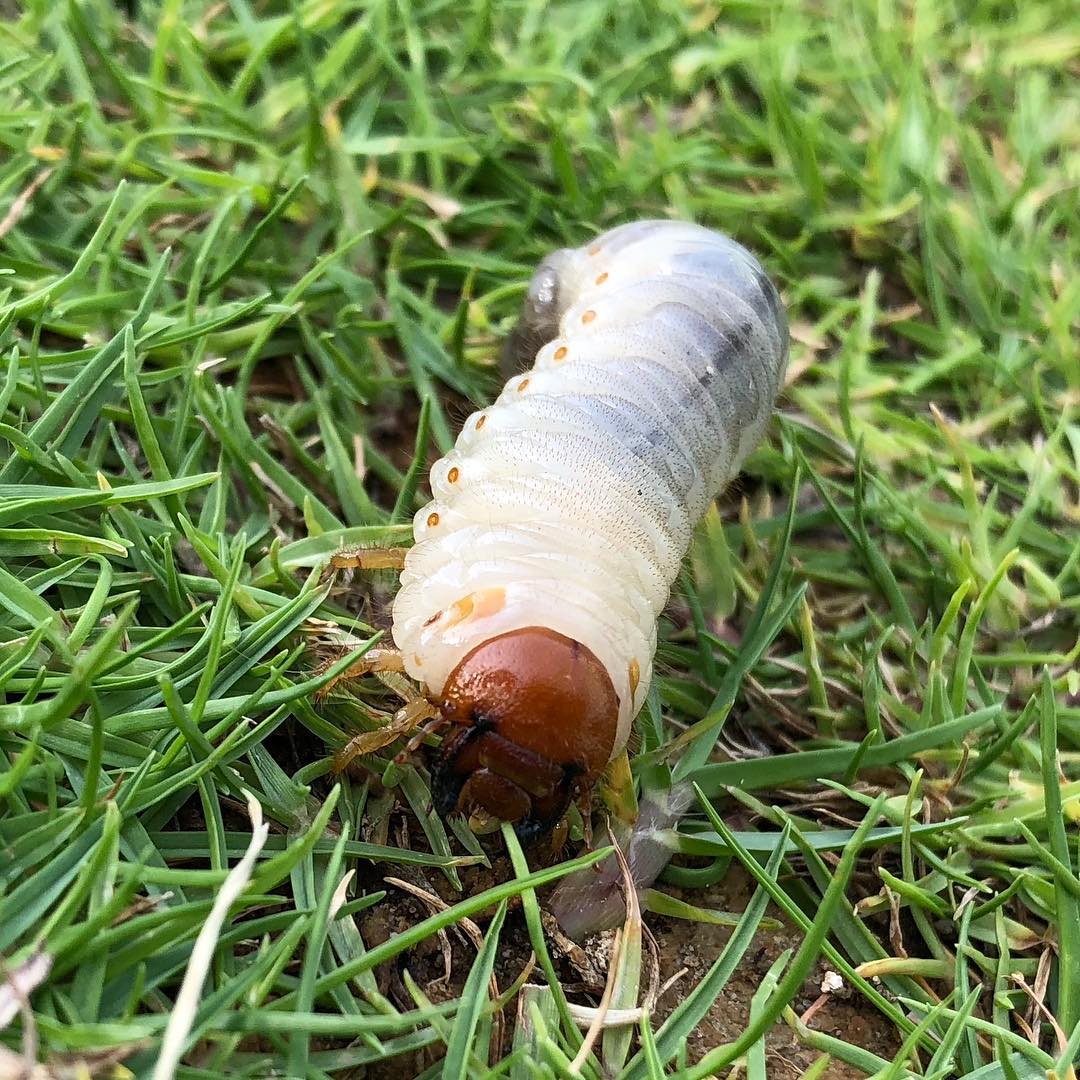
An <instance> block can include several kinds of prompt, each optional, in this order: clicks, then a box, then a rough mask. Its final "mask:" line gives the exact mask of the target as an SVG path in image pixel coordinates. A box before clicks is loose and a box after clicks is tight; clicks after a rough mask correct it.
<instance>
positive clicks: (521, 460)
mask: <svg viewBox="0 0 1080 1080" xmlns="http://www.w3.org/2000/svg"><path fill="white" fill-rule="evenodd" d="M556 279H557V282H556ZM556 283H557V289H556V294H557V295H555V294H553V295H552V296H542V295H540V294H542V293H544V292H545V291H546V292H548V293H551V292H552V288H553V286H554V285H555V284H556ZM538 295H540V302H541V303H543V302H545V301H546V302H549V303H551V304H554V305H555V308H556V310H555V311H554V312H553V313H552V314H553V316H554V317H557V320H558V321H557V326H558V331H557V336H555V337H554V338H553V340H550V341H549V342H548V343H547V344H545V345H544V346H543V347H542V348H541V349H540V351H539V353H538V354H537V356H536V360H535V363H534V366H533V368H532V369H531V370H530V371H528V372H525V373H524V374H522V375H518V376H515V377H514V378H512V379H510V381H509V382H508V383H507V384H506V386H505V387H504V388H503V391H502V393H501V394H500V395H499V398H498V400H497V401H496V402H495V403H494V404H493V405H492V406H491V407H490V408H487V409H484V410H482V411H480V412H476V413H474V414H473V415H472V416H470V417H469V419H468V420H467V421H466V422H465V425H464V427H463V428H462V431H461V435H460V436H459V438H458V441H457V444H456V446H455V447H454V449H453V450H452V451H451V452H450V453H449V454H447V455H446V456H445V457H444V458H442V459H441V460H440V461H438V462H437V463H436V465H435V466H434V467H433V469H432V472H431V488H432V493H433V495H434V498H433V500H432V502H431V503H429V504H428V505H427V506H426V507H424V509H423V510H421V511H420V512H419V513H418V514H417V515H416V517H415V519H414V526H413V527H414V533H415V537H416V545H415V547H413V548H412V550H411V551H410V552H409V554H408V556H407V558H406V560H405V568H404V570H403V571H402V574H401V589H400V591H399V592H398V595H397V598H396V600H395V603H394V627H393V634H394V640H395V642H396V643H397V645H398V647H399V648H400V649H401V650H402V652H403V654H404V659H405V668H406V670H407V671H408V673H409V674H410V675H412V676H413V677H414V678H416V679H417V680H419V681H421V682H423V683H425V684H426V686H427V688H428V692H429V693H430V694H432V695H433V696H434V697H436V698H437V697H438V696H439V694H440V693H441V691H442V689H443V686H444V684H445V682H446V680H447V677H448V676H449V675H450V673H451V672H452V671H453V669H454V668H455V667H456V666H457V664H458V663H459V661H460V660H462V659H463V658H464V657H465V655H466V654H467V653H469V652H471V651H472V650H473V649H474V648H475V647H476V646H478V645H480V644H482V643H483V642H485V641H487V640H489V639H490V638H493V637H497V636H498V635H500V634H504V633H507V632H509V631H512V630H518V629H522V628H524V627H529V626H539V627H546V628H549V629H551V630H554V631H556V632H558V633H560V634H563V635H565V636H566V637H568V638H571V639H572V640H575V641H579V642H581V643H582V644H583V645H585V646H586V647H587V648H588V649H590V650H591V651H592V652H593V654H594V655H595V656H596V657H597V658H598V659H599V660H600V662H601V663H602V664H603V665H604V667H605V669H606V670H607V672H608V674H609V675H610V676H611V681H612V683H613V685H614V687H615V691H616V693H617V694H618V696H619V703H620V708H619V729H618V735H617V738H616V740H615V751H614V752H615V753H617V752H618V751H619V750H621V749H622V747H623V746H624V745H625V744H626V740H627V737H628V735H629V732H630V727H631V723H632V721H633V719H634V717H635V715H636V714H637V712H638V710H639V709H640V708H641V705H642V703H643V702H644V700H645V695H646V693H647V692H648V689H649V682H650V679H651V676H652V662H653V655H654V653H655V650H656V620H657V617H658V616H659V614H660V612H661V611H662V610H663V608H664V605H665V604H666V603H667V600H668V596H669V592H670V589H671V586H672V584H673V582H674V581H675V578H676V577H677V575H678V573H679V567H680V564H681V562H682V559H683V557H684V555H685V554H686V550H687V548H688V546H689V544H690V540H691V535H692V532H693V529H694V526H695V525H696V523H697V522H698V520H699V519H700V517H701V515H702V514H703V513H704V511H705V509H706V507H707V506H708V504H709V502H710V500H711V499H712V498H713V497H714V496H715V495H716V494H717V493H718V492H719V491H720V490H721V489H722V488H723V487H724V486H725V485H727V484H728V483H729V482H730V481H731V480H732V479H733V478H734V476H735V475H736V473H737V472H738V470H739V467H740V465H741V464H742V462H743V460H744V458H745V457H746V455H747V454H748V453H749V452H750V451H751V450H752V449H753V447H754V446H755V445H756V444H757V442H758V440H759V439H760V438H761V436H762V433H763V431H764V429H765V427H766V425H767V423H768V421H769V417H770V415H771V413H772V409H773V406H774V403H775V401H776V397H777V394H778V392H779V389H780V387H781V385H782V382H783V376H784V369H785V367H786V363H787V354H788V331H787V322H786V319H785V317H784V313H783V309H782V307H781V304H780V300H779V298H778V296H777V294H776V290H775V289H774V288H773V286H772V284H771V282H770V281H769V280H768V278H767V277H766V276H765V273H764V271H763V270H762V268H761V266H760V265H759V263H758V262H757V260H756V259H755V258H754V257H753V256H752V255H751V254H750V253H749V252H748V251H746V249H745V248H743V247H741V246H740V245H739V244H736V243H735V242H734V241H733V240H730V239H729V238H727V237H726V236H723V235H721V234H719V233H716V232H712V231H711V230H708V229H705V228H702V227H700V226H697V225H692V224H688V223H684V222H677V221H641V222H635V223H632V224H629V225H623V226H620V227H619V228H616V229H613V230H611V231H610V232H607V233H605V234H603V235H601V236H599V237H597V239H596V240H594V241H593V242H592V243H590V244H588V245H587V246H585V247H583V248H579V249H577V250H572V251H571V250H567V251H559V252H556V253H555V254H554V255H553V256H551V257H549V258H548V259H547V260H545V262H544V264H543V265H542V267H541V269H540V270H539V271H538V273H537V275H536V277H535V278H534V279H533V286H532V289H531V292H530V296H531V297H532V298H533V299H534V300H535V298H536V297H537V296H538ZM554 323H555V319H554V318H553V319H552V328H551V329H552V331H554V329H555V325H554Z"/></svg>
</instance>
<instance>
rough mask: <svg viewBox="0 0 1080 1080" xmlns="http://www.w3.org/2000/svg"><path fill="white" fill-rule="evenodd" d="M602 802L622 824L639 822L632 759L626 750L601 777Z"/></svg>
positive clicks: (629, 824) (627, 824)
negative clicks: (631, 766)
mask: <svg viewBox="0 0 1080 1080" xmlns="http://www.w3.org/2000/svg"><path fill="white" fill-rule="evenodd" d="M600 800H601V802H602V803H603V804H604V806H605V807H606V808H607V810H608V812H609V813H610V814H611V816H612V817H613V818H614V819H615V820H616V821H618V822H620V823H621V824H623V825H626V826H632V825H633V824H634V822H635V821H637V815H638V805H637V794H636V792H635V791H634V774H633V773H632V772H631V771H630V757H629V755H628V754H627V752H626V751H625V750H623V751H622V752H621V753H620V754H619V755H618V756H617V757H616V758H615V760H614V761H612V762H611V763H610V764H609V765H608V767H607V769H606V770H605V772H604V775H603V776H602V777H601V779H600Z"/></svg>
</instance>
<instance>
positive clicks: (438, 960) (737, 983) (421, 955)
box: [360, 860, 899, 1080]
mask: <svg viewBox="0 0 1080 1080" xmlns="http://www.w3.org/2000/svg"><path fill="white" fill-rule="evenodd" d="M502 862H503V860H500V861H499V862H497V863H496V864H495V866H494V867H493V868H492V869H491V870H486V869H482V868H477V871H478V872H477V873H476V874H475V875H470V877H469V880H468V881H467V883H466V890H467V891H468V892H476V891H480V890H482V889H484V888H487V887H489V886H491V885H493V884H495V883H496V881H501V880H505V877H506V876H508V869H509V868H508V867H506V866H503V865H501V863H502ZM401 877H402V878H406V879H408V880H410V881H411V882H412V883H413V884H415V885H417V886H419V887H420V888H423V889H425V890H426V891H428V892H430V893H435V894H442V897H443V899H444V900H445V901H447V902H449V903H453V902H454V900H455V899H459V897H458V896H456V895H455V894H454V893H453V891H452V890H450V889H449V888H448V887H447V885H446V883H445V881H444V880H442V879H441V876H437V875H431V876H430V877H428V876H423V877H420V876H416V875H415V874H409V873H405V872H403V873H402V874H401ZM371 885H372V887H377V886H376V883H375V882H372V883H371ZM384 887H385V888H386V889H387V898H386V900H384V901H383V903H381V904H379V905H378V906H377V907H375V908H372V909H371V910H369V911H367V912H365V914H364V915H363V916H362V917H361V925H360V928H361V932H362V934H363V937H364V940H365V941H366V942H367V944H368V946H369V947H371V946H374V945H377V944H379V943H380V942H382V941H386V940H387V939H388V938H390V937H391V936H393V935H394V934H397V933H400V932H401V931H403V930H405V929H407V928H408V927H410V926H413V925H415V924H416V923H417V922H419V921H420V920H422V919H424V918H426V917H427V916H428V915H430V914H431V913H432V908H431V907H430V906H429V905H428V904H427V903H425V902H424V901H422V900H420V899H418V898H415V897H413V896H411V895H409V894H408V893H406V892H404V891H403V890H402V889H400V888H396V887H395V886H393V885H390V884H387V885H385V886H384ZM666 891H668V892H671V893H672V894H673V895H677V896H679V897H680V898H681V899H685V900H686V901H688V902H690V903H694V904H698V905H700V906H703V907H707V908H711V909H714V910H725V911H734V912H737V911H741V910H742V909H743V908H744V907H745V906H746V904H747V902H748V901H749V898H750V895H751V891H752V890H751V888H750V883H749V881H748V879H747V877H746V875H745V874H744V873H743V872H742V871H741V870H738V869H736V870H732V872H731V873H730V874H729V875H728V877H727V878H726V879H725V880H724V881H722V882H720V883H718V884H716V885H714V886H711V887H710V888H708V889H706V890H700V891H694V892H689V891H681V890H678V889H670V888H669V889H667V890H666ZM541 900H543V897H541ZM768 915H769V916H771V917H773V918H775V917H776V912H775V910H774V909H772V908H770V909H769V911H768ZM647 922H648V925H649V928H650V929H651V931H652V933H653V935H654V936H655V938H656V941H657V944H658V947H659V964H660V971H659V980H658V982H659V985H660V986H663V985H664V984H665V983H666V982H667V980H668V979H671V978H672V977H673V976H675V975H676V974H677V973H678V972H680V971H683V969H685V974H683V975H682V976H681V978H679V979H678V980H677V981H676V982H675V983H674V985H673V986H672V987H671V988H669V989H668V990H667V991H666V993H664V994H663V996H662V997H661V998H660V999H659V1001H658V1002H657V1005H656V1008H655V1011H654V1014H653V1026H654V1028H659V1026H660V1025H661V1024H662V1023H663V1021H664V1020H665V1019H666V1018H667V1017H668V1015H669V1014H670V1013H671V1012H672V1010H673V1009H674V1008H675V1007H676V1006H677V1005H678V1003H679V1002H680V1001H681V1000H682V999H683V998H684V997H685V996H686V994H687V993H688V992H689V991H690V989H692V987H693V986H695V985H697V983H698V982H699V981H700V980H701V979H702V977H703V976H704V975H705V974H706V972H707V971H708V970H709V967H710V966H711V965H712V964H713V962H714V961H715V960H716V958H717V956H718V955H719V954H720V951H721V949H722V948H723V947H724V945H725V943H726V942H727V940H728V937H729V935H730V930H728V929H727V928H725V927H720V926H708V925H702V924H700V923H692V922H686V921H683V920H678V919H669V918H658V917H655V916H648V917H647ZM477 923H478V924H479V928H480V929H481V930H483V929H484V928H485V925H486V919H485V918H479V919H477ZM801 941H802V936H801V934H800V933H799V932H798V931H797V930H793V929H791V928H790V927H788V926H784V927H782V928H780V929H771V930H761V931H759V933H758V935H757V937H756V939H755V941H754V942H753V944H752V945H751V946H750V948H749V950H748V951H747V953H746V955H745V956H744V957H743V960H742V963H741V964H740V965H739V968H738V970H737V971H736V972H735V974H734V975H733V977H732V978H731V979H730V980H729V982H728V984H727V986H726V987H725V988H724V991H723V992H722V994H721V995H720V997H719V998H718V999H717V1001H716V1002H715V1003H714V1004H713V1006H712V1008H711V1009H710V1010H709V1012H708V1014H707V1016H706V1017H705V1019H704V1020H703V1021H702V1022H701V1023H700V1024H699V1025H698V1027H697V1029H696V1031H695V1032H694V1034H693V1035H692V1036H691V1038H690V1039H689V1040H688V1044H687V1057H688V1060H689V1061H697V1060H699V1059H700V1058H701V1057H702V1055H703V1054H705V1053H707V1052H708V1051H709V1050H711V1049H712V1048H713V1047H715V1046H718V1045H720V1044H722V1043H726V1042H730V1041H732V1040H733V1039H735V1038H736V1037H737V1036H738V1035H740V1034H741V1033H742V1031H743V1030H744V1028H745V1025H746V1022H747V1018H748V1016H749V1009H750V999H751V997H752V996H753V994H754V993H755V991H756V990H757V989H758V987H759V986H760V984H761V980H762V979H763V977H764V976H765V974H766V972H767V971H768V970H769V968H770V966H771V965H772V963H773V962H774V961H775V960H776V958H777V957H778V956H779V955H780V953H782V952H783V951H784V950H785V949H796V948H798V946H799V944H800V943H801ZM549 947H550V950H551V953H552V956H553V958H554V959H555V961H556V965H557V968H558V970H559V976H560V982H561V983H562V985H563V988H564V990H565V991H566V993H567V995H568V997H569V998H570V1000H572V1001H577V1002H579V1003H581V1004H583V1005H592V1006H595V1005H596V1004H598V1002H599V997H600V992H601V990H602V986H601V985H600V981H601V980H602V977H603V973H604V968H605V962H606V953H605V942H604V940H603V939H602V938H598V939H593V940H592V941H590V942H587V943H586V946H585V950H584V951H585V954H586V956H587V957H588V959H589V960H590V961H592V962H593V964H594V965H595V967H596V968H597V969H599V976H597V974H595V973H593V972H590V971H589V969H588V965H586V964H584V963H583V962H582V960H583V958H582V956H581V955H580V954H578V955H577V957H576V958H572V957H570V956H569V955H567V953H566V952H565V951H564V950H562V949H561V948H560V947H559V946H558V944H557V943H555V942H553V941H551V940H550V939H549ZM531 952H532V949H531V947H530V945H529V939H528V934H527V932H526V928H525V922H524V918H523V917H522V915H521V913H520V911H511V912H510V914H509V916H508V918H507V920H506V923H505V925H504V927H503V932H502V943H501V947H500V949H499V954H498V958H497V960H496V965H495V975H496V978H497V979H498V982H499V986H500V989H504V988H505V987H507V986H508V985H509V984H510V983H511V982H513V980H514V979H515V978H517V977H518V976H519V975H520V973H521V971H522V969H523V968H524V966H525V964H526V963H527V961H528V959H529V956H530V954H531ZM474 956H475V947H474V945H473V944H472V943H471V942H470V941H469V939H468V936H467V935H466V934H463V933H459V932H456V931H454V930H451V931H450V932H449V933H448V934H447V935H445V938H444V939H442V940H440V939H439V938H437V937H436V938H429V939H428V940H427V941H424V942H422V943H421V944H420V945H418V946H417V947H416V948H414V949H412V950H410V951H408V952H407V953H405V954H404V955H403V956H401V957H399V958H398V959H397V960H396V961H394V962H393V963H389V964H385V965H383V966H382V967H380V968H379V969H377V971H376V978H377V980H378V984H379V989H380V990H381V991H382V992H383V993H384V994H386V995H387V996H388V997H390V998H391V999H392V1000H393V1001H395V1003H397V1004H398V1005H399V1006H400V1007H401V1008H413V1007H415V1003H414V1002H413V1001H412V999H411V998H410V996H409V994H408V991H407V990H406V987H405V984H404V982H403V979H402V972H403V971H404V970H405V969H407V970H408V971H409V974H410V975H411V976H412V978H413V979H414V980H415V981H416V982H417V983H418V984H419V985H420V987H421V988H422V989H423V990H424V992H425V993H426V994H427V995H428V996H429V997H430V998H431V1000H433V1001H436V1002H438V1001H445V1000H447V999H449V998H452V997H456V996H457V995H458V994H459V993H460V992H461V988H462V986H463V984H464V980H465V977H466V976H467V974H468V971H469V966H470V964H471V963H472V960H473V958H474ZM448 962H449V977H448V976H447V971H448ZM826 971H827V965H823V964H820V963H819V964H818V965H817V966H816V967H815V969H814V971H813V972H812V973H811V976H810V978H809V979H808V980H807V982H806V983H805V985H804V986H803V988H802V991H801V992H800V993H799V994H798V995H797V996H796V998H795V1001H794V1002H793V1003H792V1005H793V1007H794V1008H795V1010H796V1011H797V1012H798V1013H800V1014H802V1013H803V1012H805V1011H806V1010H807V1009H808V1008H809V1007H810V1006H811V1005H813V1004H814V1002H815V1001H816V1000H817V999H818V997H819V996H820V993H821V984H822V979H823V978H824V976H825V973H826ZM530 981H532V982H543V976H542V975H541V974H539V973H538V972H536V973H534V974H533V975H532V976H531V980H530ZM513 1021H514V1007H513V1006H511V1007H510V1008H508V1009H507V1010H506V1013H505V1015H504V1025H505V1028H504V1032H503V1037H502V1054H506V1053H508V1052H509V1050H510V1045H511V1039H512V1034H513V1033H512V1025H513ZM810 1026H811V1027H812V1028H814V1029H815V1030H817V1031H822V1032H825V1033H826V1034H829V1035H834V1036H837V1037H839V1038H842V1039H844V1040H845V1041H847V1042H851V1043H855V1044H856V1045H859V1046H862V1047H865V1048H866V1049H868V1050H872V1051H873V1052H874V1053H876V1054H878V1055H880V1056H882V1057H884V1058H886V1059H890V1058H892V1056H893V1055H894V1054H895V1053H896V1050H897V1048H898V1045H899V1043H898V1040H897V1037H896V1032H895V1029H894V1028H893V1027H892V1025H891V1024H890V1023H889V1021H888V1020H887V1019H885V1018H884V1017H882V1016H881V1015H880V1014H879V1013H877V1012H876V1011H875V1010H874V1009H873V1008H872V1007H871V1006H870V1005H869V1004H868V1003H867V1002H866V1001H865V1000H864V999H863V998H862V997H861V996H860V995H858V994H857V993H851V992H849V991H847V990H845V989H841V990H839V991H837V992H836V993H834V994H831V995H829V997H828V998H827V1000H826V1002H825V1003H824V1004H823V1005H822V1006H821V1007H820V1008H819V1009H817V1010H816V1011H815V1013H814V1015H813V1018H812V1020H811V1021H810ZM766 1047H767V1053H768V1059H769V1060H768V1065H769V1075H770V1076H775V1077H777V1078H778V1080H782V1078H783V1077H786V1076H790V1077H792V1078H795V1077H797V1076H799V1075H800V1073H802V1072H803V1070H805V1069H806V1068H807V1067H808V1066H809V1065H810V1064H812V1063H813V1061H814V1060H815V1059H816V1058H817V1057H818V1056H819V1053H818V1052H817V1051H815V1050H810V1049H807V1048H806V1047H804V1046H803V1045H802V1044H801V1043H800V1042H799V1041H798V1039H797V1038H796V1036H795V1034H794V1032H792V1031H791V1030H790V1029H789V1028H788V1027H787V1026H786V1025H784V1024H782V1023H781V1024H777V1025H776V1026H775V1027H774V1028H773V1030H772V1031H771V1032H770V1033H769V1035H768V1036H767V1038H766ZM441 1054H442V1047H441V1046H433V1047H431V1048H429V1049H428V1050H426V1051H424V1052H421V1053H419V1054H415V1055H411V1056H408V1057H401V1058H396V1059H394V1060H390V1061H386V1062H382V1063H380V1064H379V1065H377V1066H369V1068H368V1070H367V1073H366V1075H367V1077H369V1078H371V1080H408V1078H412V1077H415V1076H416V1075H418V1074H419V1073H420V1072H422V1071H423V1070H424V1069H426V1068H428V1067H430V1066H431V1065H433V1064H434V1063H435V1062H436V1061H437V1060H438V1059H439V1057H440V1056H441ZM493 1060H495V1058H494V1057H493ZM823 1075H824V1077H826V1078H827V1080H856V1078H861V1077H862V1073H861V1072H859V1071H858V1070H856V1069H853V1068H850V1067H849V1066H847V1065H845V1064H843V1063H842V1062H838V1061H835V1060H834V1061H832V1062H831V1063H830V1065H829V1066H828V1068H827V1069H826V1071H825V1072H824V1074H823Z"/></svg>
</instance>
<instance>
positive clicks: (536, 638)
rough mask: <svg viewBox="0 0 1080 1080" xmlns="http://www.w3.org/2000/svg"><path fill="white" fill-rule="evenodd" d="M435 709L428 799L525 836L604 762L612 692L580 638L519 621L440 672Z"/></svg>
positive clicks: (615, 707) (543, 825) (559, 810)
mask: <svg viewBox="0 0 1080 1080" xmlns="http://www.w3.org/2000/svg"><path fill="white" fill-rule="evenodd" d="M442 711H443V715H444V716H445V717H446V719H447V720H449V721H450V723H451V724H452V725H453V727H452V729H451V731H450V733H449V734H448V735H447V736H446V738H445V739H444V740H443V744H442V748H441V751H440V756H439V762H438V765H437V766H436V768H435V770H434V773H433V796H434V802H435V808H436V809H437V810H438V811H439V813H441V814H443V815H446V814H448V813H450V812H451V811H453V810H463V811H464V812H466V813H473V812H475V811H477V810H480V811H482V812H484V813H486V814H487V815H489V816H491V817H493V818H498V819H499V820H502V821H513V822H515V823H516V828H517V832H518V835H519V836H521V837H522V838H523V839H531V838H533V837H535V836H537V835H539V834H541V833H544V832H546V831H547V830H548V829H550V828H551V827H552V826H554V825H555V824H556V823H557V822H558V820H559V819H560V818H561V817H562V815H563V814H564V813H565V812H566V808H567V806H568V805H569V803H570V801H571V799H573V798H574V797H575V796H576V795H577V794H578V793H579V792H581V791H584V790H587V789H588V788H589V787H590V786H591V785H592V784H593V783H594V782H595V781H596V779H597V777H598V776H599V775H600V773H601V771H602V770H603V769H604V767H605V766H606V765H607V763H608V760H609V759H610V757H611V753H612V750H613V748H614V744H615V736H616V730H617V727H618V719H619V701H618V698H617V696H616V694H615V688H614V687H613V686H612V683H611V678H610V677H609V676H608V674H607V672H606V671H605V670H604V667H603V665H602V664H601V663H600V662H599V661H598V660H597V659H596V657H595V656H594V655H593V654H592V653H591V652H589V650H588V649H586V648H585V646H584V645H581V644H579V643H578V642H576V641H571V640H570V639H569V638H567V637H564V636H563V635H562V634H558V633H556V632H554V631H553V630H549V629H546V628H544V627H527V628H525V629H522V630H514V631H511V632H509V633H506V634H502V635H500V636H498V637H495V638H492V639H490V640H489V641H485V642H484V643H483V644H481V645H478V646H477V647H476V648H475V649H473V650H472V652H470V653H469V654H468V655H467V656H466V657H465V658H464V659H463V660H462V661H461V663H460V664H458V666H457V667H456V668H455V669H454V671H453V672H452V673H451V675H450V677H449V679H448V680H447V682H446V686H445V687H444V688H443V693H442Z"/></svg>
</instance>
